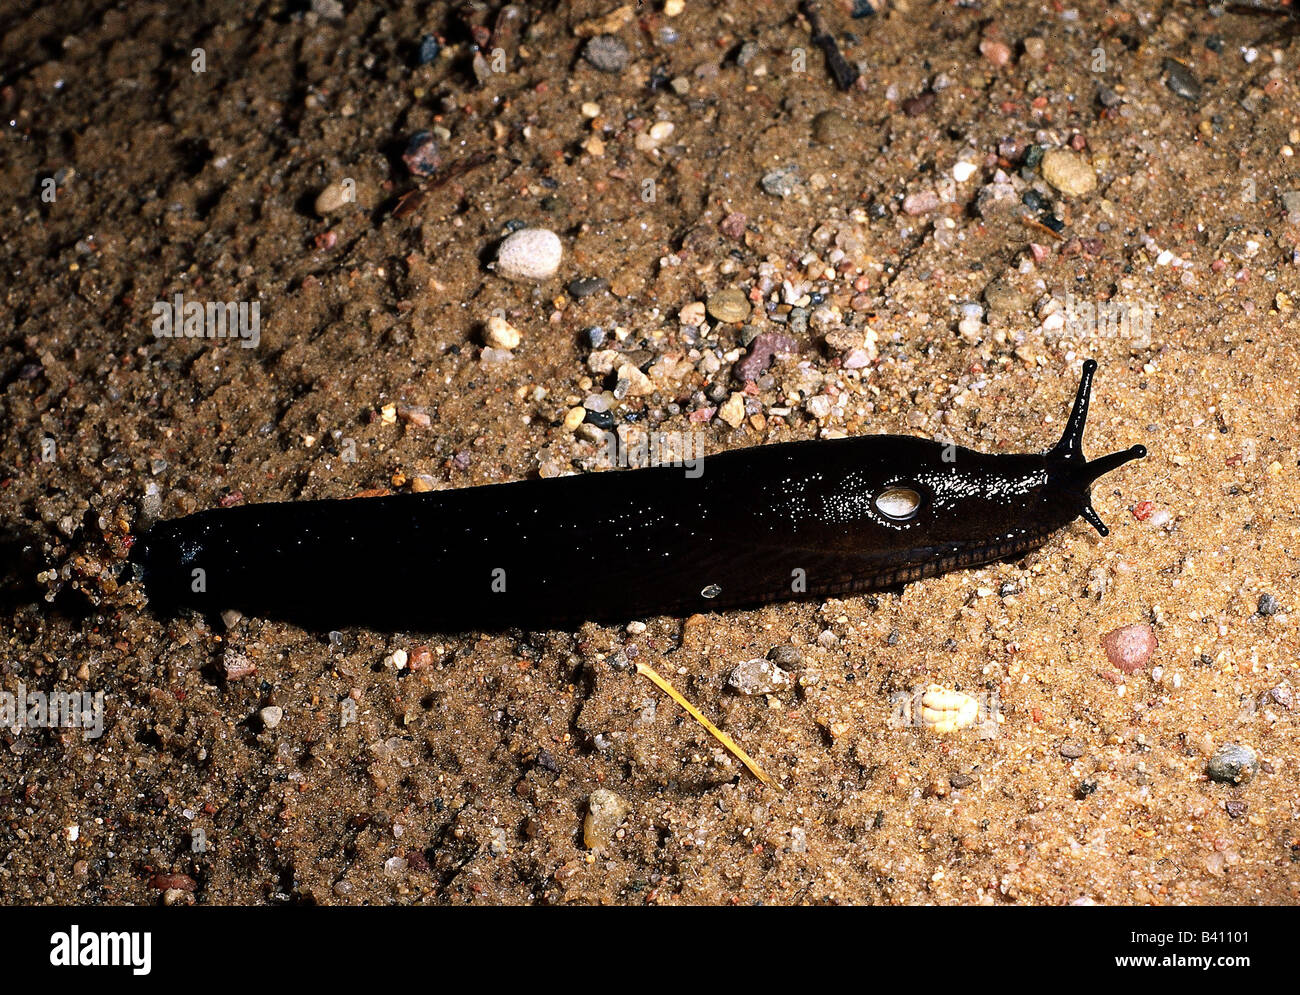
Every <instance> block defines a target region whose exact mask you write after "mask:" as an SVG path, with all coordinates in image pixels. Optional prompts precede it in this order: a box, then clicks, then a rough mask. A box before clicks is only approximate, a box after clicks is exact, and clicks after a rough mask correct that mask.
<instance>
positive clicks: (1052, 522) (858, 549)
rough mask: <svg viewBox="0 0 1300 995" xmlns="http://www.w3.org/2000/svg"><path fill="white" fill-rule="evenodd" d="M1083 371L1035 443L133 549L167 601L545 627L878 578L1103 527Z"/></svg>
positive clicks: (363, 518) (886, 451)
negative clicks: (1095, 505) (1057, 417)
mask: <svg viewBox="0 0 1300 995" xmlns="http://www.w3.org/2000/svg"><path fill="white" fill-rule="evenodd" d="M1095 368H1096V363H1094V362H1093V361H1092V360H1089V361H1088V362H1087V363H1085V364H1084V369H1083V377H1082V381H1081V383H1080V385H1079V393H1078V397H1077V398H1076V401H1075V407H1074V411H1073V413H1072V415H1071V418H1070V421H1069V424H1068V425H1067V427H1066V430H1065V434H1064V436H1063V437H1062V439H1061V441H1060V442H1059V443H1058V444H1057V445H1056V446H1055V447H1054V448H1052V449H1051V450H1050V451H1048V452H1046V453H1042V454H1036V455H1006V456H993V455H987V454H984V453H978V452H974V451H973V450H969V449H963V448H960V447H957V446H945V445H943V444H940V443H937V442H931V441H928V440H924V439H915V438H909V437H905V436H888V435H885V436H863V437H859V438H853V439H837V440H821V441H814V442H795V443H787V444H781V445H772V446H761V447H757V448H753V449H743V450H734V451H731V452H727V453H722V454H720V455H717V456H710V457H708V458H707V459H706V460H705V461H704V464H703V466H704V472H703V474H702V475H700V476H698V477H691V476H688V475H687V474H685V473H683V472H682V471H681V470H680V469H675V468H671V467H659V468H652V469H641V470H623V471H616V472H608V473H598V474H589V475H585V476H575V477H563V478H558V479H551V480H532V481H523V482H520V483H512V484H495V485H489V486H485V487H473V488H465V489H462V490H451V491H440V492H433V493H427V494H411V495H399V496H394V497H386V498H373V499H358V500H343V501H306V502H294V503H280V504H263V505H248V506H243V507H236V508H230V509H226V510H214V511H204V512H200V513H198V514H195V515H190V516H188V517H186V518H181V519H177V520H173V521H168V522H162V523H159V524H158V525H156V526H154V528H152V529H151V530H149V531H148V532H147V533H145V534H144V535H142V536H141V537H140V539H139V540H138V542H137V543H136V545H135V547H134V549H133V550H132V559H133V560H134V561H135V563H136V564H137V565H138V566H139V567H140V568H141V570H142V574H143V579H144V582H145V585H146V589H147V591H148V594H149V597H150V600H151V602H152V603H153V604H155V605H156V606H158V607H159V608H161V609H163V610H164V611H174V610H175V609H178V608H194V609H199V610H203V611H208V612H217V611H221V610H224V609H228V608H234V609H239V610H241V611H243V612H245V613H246V614H253V615H259V616H264V617H273V618H280V619H284V620H287V621H291V622H295V623H298V624H301V625H305V626H307V627H310V628H330V629H337V628H341V627H343V626H347V625H367V626H371V627H374V628H380V629H405V630H424V631H446V630H461V629H468V628H483V629H493V628H502V627H509V626H517V625H524V626H535V627H536V626H561V625H569V624H572V623H576V622H581V621H584V620H602V619H632V618H644V617H646V616H650V615H660V614H687V613H690V612H697V611H707V610H717V609H724V608H737V607H744V606H752V605H760V604H765V603H769V602H773V601H780V600H788V599H792V598H801V597H810V598H821V597H826V596H829V595H846V594H851V593H855V592H860V591H867V590H871V589H877V588H881V587H888V586H892V585H895V584H899V583H904V582H907V581H912V580H917V579H919V578H922V577H930V576H933V575H935V574H939V573H943V572H945V571H948V570H952V569H955V568H959V567H966V566H973V565H976V564H980V563H987V562H989V561H991V560H996V559H1000V558H1002V557H1006V556H1012V555H1016V554H1020V553H1024V552H1026V551H1028V550H1030V549H1033V548H1035V547H1037V546H1039V545H1041V544H1042V543H1043V542H1044V541H1045V540H1046V538H1047V537H1048V536H1049V535H1050V534H1051V533H1052V532H1054V531H1056V530H1057V529H1060V528H1062V527H1064V526H1065V525H1068V524H1069V523H1070V522H1072V521H1073V520H1074V519H1075V518H1077V517H1079V516H1080V515H1083V516H1084V517H1085V518H1086V519H1087V520H1088V521H1089V522H1091V523H1092V524H1093V525H1094V526H1095V527H1096V528H1097V529H1098V531H1099V532H1101V534H1102V535H1105V534H1106V527H1105V526H1104V525H1103V524H1102V523H1101V520H1100V519H1099V518H1098V517H1097V515H1096V513H1095V512H1094V511H1093V510H1092V507H1091V506H1090V504H1089V503H1088V495H1089V488H1090V485H1091V483H1092V481H1093V480H1095V479H1096V478H1097V477H1098V476H1100V475H1101V474H1103V473H1106V472H1108V471H1110V470H1113V469H1114V468H1116V467H1117V466H1120V465H1121V464H1123V463H1124V462H1126V461H1128V460H1130V459H1136V458H1139V457H1141V456H1143V455H1145V452H1146V451H1145V449H1144V448H1143V447H1142V446H1134V447H1133V448H1132V449H1129V450H1127V451H1125V452H1122V453H1114V454H1112V455H1110V456H1106V457H1103V458H1101V459H1098V460H1094V461H1092V462H1088V461H1087V460H1086V459H1085V458H1084V456H1083V452H1082V449H1081V447H1080V440H1081V437H1082V434H1083V426H1084V420H1085V419H1086V416H1087V404H1088V393H1089V389H1090V386H1091V381H1092V375H1093V372H1094V370H1095ZM882 495H883V497H882ZM882 508H883V509H885V510H882ZM886 511H889V512H892V515H891V514H886Z"/></svg>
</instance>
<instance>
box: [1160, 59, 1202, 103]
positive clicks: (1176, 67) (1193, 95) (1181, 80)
mask: <svg viewBox="0 0 1300 995" xmlns="http://www.w3.org/2000/svg"><path fill="white" fill-rule="evenodd" d="M1164 70H1165V86H1167V87H1169V89H1170V90H1172V91H1173V92H1174V93H1176V94H1178V96H1180V97H1183V98H1184V99H1186V100H1200V99H1201V81H1200V80H1198V79H1197V78H1196V74H1195V73H1193V72H1192V71H1191V70H1190V69H1188V68H1187V67H1186V66H1185V65H1183V64H1182V63H1181V62H1179V61H1178V60H1177V59H1165V62H1164Z"/></svg>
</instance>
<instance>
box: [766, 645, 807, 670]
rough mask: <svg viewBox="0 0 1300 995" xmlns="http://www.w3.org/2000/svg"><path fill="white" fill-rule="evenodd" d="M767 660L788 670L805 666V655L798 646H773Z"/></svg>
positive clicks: (768, 652)
mask: <svg viewBox="0 0 1300 995" xmlns="http://www.w3.org/2000/svg"><path fill="white" fill-rule="evenodd" d="M767 658H768V659H769V660H771V661H772V662H773V663H775V664H776V665H777V666H778V667H784V668H786V669H787V670H790V669H792V668H795V667H801V666H803V653H801V652H800V651H799V647H797V646H773V647H772V648H771V649H770V650H768V651H767Z"/></svg>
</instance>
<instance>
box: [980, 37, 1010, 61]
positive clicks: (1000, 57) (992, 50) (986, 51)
mask: <svg viewBox="0 0 1300 995" xmlns="http://www.w3.org/2000/svg"><path fill="white" fill-rule="evenodd" d="M980 55H982V56H984V58H986V59H988V60H989V62H991V63H992V64H993V65H995V66H997V67H998V68H1001V67H1002V66H1005V65H1006V64H1007V63H1008V62H1009V61H1010V60H1011V49H1010V48H1009V47H1008V46H1007V44H1006V43H1005V42H1000V41H994V40H993V39H992V38H985V39H984V40H983V41H982V42H980Z"/></svg>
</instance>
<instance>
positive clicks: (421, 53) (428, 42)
mask: <svg viewBox="0 0 1300 995" xmlns="http://www.w3.org/2000/svg"><path fill="white" fill-rule="evenodd" d="M441 54H442V46H441V45H439V44H438V39H437V38H435V37H433V35H425V36H424V37H423V38H421V39H420V48H419V50H418V51H417V52H416V53H415V61H416V64H417V65H421V66H427V65H428V64H429V63H431V62H434V61H436V60H437V58H438V56H439V55H441Z"/></svg>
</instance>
